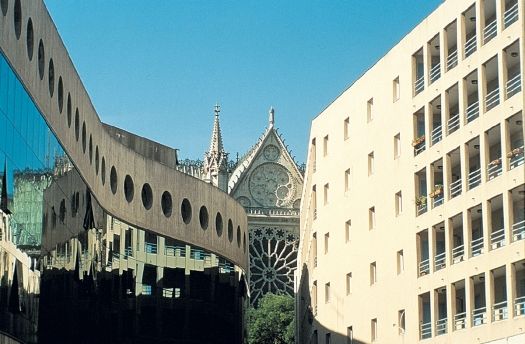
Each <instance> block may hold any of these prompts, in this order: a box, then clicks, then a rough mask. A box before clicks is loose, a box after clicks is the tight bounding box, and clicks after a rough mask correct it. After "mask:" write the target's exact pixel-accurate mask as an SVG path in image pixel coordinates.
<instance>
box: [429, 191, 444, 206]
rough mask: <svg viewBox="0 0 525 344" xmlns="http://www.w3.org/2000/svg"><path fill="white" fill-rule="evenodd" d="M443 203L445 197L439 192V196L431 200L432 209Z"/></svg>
mask: <svg viewBox="0 0 525 344" xmlns="http://www.w3.org/2000/svg"><path fill="white" fill-rule="evenodd" d="M444 201H445V196H443V192H441V193H440V194H439V195H437V196H436V197H434V198H433V199H432V208H435V207H438V206H440V205H442V204H443V202H444Z"/></svg>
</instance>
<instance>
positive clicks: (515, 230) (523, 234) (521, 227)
mask: <svg viewBox="0 0 525 344" xmlns="http://www.w3.org/2000/svg"><path fill="white" fill-rule="evenodd" d="M512 239H513V241H518V240H524V239H525V220H521V221H520V222H516V223H515V224H513V225H512Z"/></svg>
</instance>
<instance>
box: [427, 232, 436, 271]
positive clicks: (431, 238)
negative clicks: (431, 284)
mask: <svg viewBox="0 0 525 344" xmlns="http://www.w3.org/2000/svg"><path fill="white" fill-rule="evenodd" d="M435 256H436V231H435V230H434V227H430V228H429V229H428V258H429V259H428V263H429V266H430V272H431V273H432V272H434V271H435V266H434V258H435Z"/></svg>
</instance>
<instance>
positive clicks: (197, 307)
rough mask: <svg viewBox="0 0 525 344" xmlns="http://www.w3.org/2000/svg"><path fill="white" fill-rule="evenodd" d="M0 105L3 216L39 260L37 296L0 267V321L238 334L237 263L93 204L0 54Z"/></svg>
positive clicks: (129, 334)
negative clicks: (5, 202)
mask: <svg viewBox="0 0 525 344" xmlns="http://www.w3.org/2000/svg"><path fill="white" fill-rule="evenodd" d="M0 110H1V111H0V163H1V164H2V165H1V166H6V168H5V169H4V168H2V169H0V175H2V176H4V175H5V180H6V185H2V186H1V187H3V188H5V189H6V190H7V196H8V197H7V198H8V204H7V209H6V210H7V212H6V213H9V212H10V213H11V214H10V215H8V218H9V224H8V226H9V227H10V230H11V233H12V241H13V242H14V243H15V244H17V245H18V246H19V247H21V248H24V249H26V250H27V251H28V252H30V254H33V255H34V256H35V258H36V255H37V254H38V255H39V256H38V262H39V263H37V260H36V259H35V260H34V264H33V266H32V268H33V269H34V270H40V272H41V282H40V291H39V292H40V296H39V300H40V302H39V304H38V302H37V300H38V295H33V294H31V293H28V292H26V291H24V290H25V289H24V288H25V286H24V279H23V277H20V273H19V274H18V276H17V275H14V276H13V273H14V272H13V270H12V269H7V270H6V271H0V274H3V275H1V276H0V290H1V291H2V292H1V293H0V330H1V331H4V332H8V333H11V334H13V335H15V336H16V337H18V338H21V339H23V340H24V341H26V342H28V343H33V342H36V340H37V339H36V336H35V334H34V332H35V329H36V327H35V326H33V327H31V326H26V327H27V328H29V330H24V331H22V330H20V331H18V330H16V329H15V328H14V327H13V326H14V325H13V324H17V323H23V322H24V321H25V322H29V323H33V324H35V323H36V321H37V315H38V320H39V321H38V342H39V343H70V342H74V343H225V344H226V343H228V344H231V343H241V342H242V338H243V333H242V332H243V310H244V306H245V303H246V294H247V289H246V283H245V280H244V273H243V272H242V270H241V269H240V268H239V267H237V266H235V265H234V264H232V263H231V262H229V261H227V260H225V259H224V258H222V257H220V256H218V255H215V254H213V253H211V252H208V251H206V250H203V249H200V248H197V247H193V246H190V245H187V244H185V243H183V242H180V241H176V240H174V239H171V238H166V237H162V236H159V235H156V234H154V233H152V232H149V231H148V230H147V229H144V228H136V227H134V226H132V225H130V224H128V223H126V222H125V221H122V220H120V219H117V218H115V217H113V216H112V215H111V214H108V213H107V212H106V211H105V210H104V209H102V208H101V207H100V205H99V204H98V203H97V201H96V199H95V197H93V195H92V194H91V191H90V190H89V188H88V187H87V186H86V184H85V183H84V182H83V180H82V177H81V175H80V174H79V172H78V171H77V170H76V169H75V167H74V166H73V164H72V163H71V162H70V159H69V158H68V156H67V155H66V154H65V152H64V149H63V148H62V146H61V145H60V143H59V142H58V140H57V139H56V137H55V135H54V134H53V132H52V130H51V129H50V128H49V126H48V125H47V123H46V122H45V120H44V119H43V117H42V115H41V114H40V112H39V110H38V109H37V107H36V106H35V104H34V102H33V101H32V99H31V97H30V96H29V95H28V93H27V92H26V90H25V89H24V87H23V85H22V84H21V82H20V81H19V79H18V78H17V76H16V75H15V73H14V72H13V70H12V69H11V67H10V66H9V64H8V62H7V61H6V59H5V58H4V56H3V55H0ZM0 183H1V182H0ZM0 254H3V253H2V252H0ZM1 257H2V256H1V255H0V258H1ZM0 270H1V269H0ZM14 279H17V281H19V282H18V283H16V284H14V283H13V280H14ZM14 289H16V290H17V291H19V292H18V293H17V294H18V298H17V299H14V298H13V297H11V296H12V295H14V294H13V293H15V292H14ZM37 294H38V293H37ZM31 302H33V303H35V302H37V304H36V306H35V307H36V310H35V307H32V308H30V307H27V306H26V305H28V304H30V303H31ZM14 317H19V318H21V319H22V318H23V319H25V320H23V321H22V320H21V321H15V320H14ZM15 327H16V326H15ZM31 332H33V333H31Z"/></svg>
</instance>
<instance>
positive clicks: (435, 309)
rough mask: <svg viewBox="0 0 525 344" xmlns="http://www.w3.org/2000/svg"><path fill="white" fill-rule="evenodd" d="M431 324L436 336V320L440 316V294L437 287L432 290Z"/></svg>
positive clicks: (430, 294)
mask: <svg viewBox="0 0 525 344" xmlns="http://www.w3.org/2000/svg"><path fill="white" fill-rule="evenodd" d="M429 296H430V326H431V328H432V336H435V335H436V333H437V331H436V330H437V329H436V322H437V320H438V318H439V316H438V315H439V314H438V308H439V305H438V296H437V292H436V290H435V289H432V290H430V292H429Z"/></svg>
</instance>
